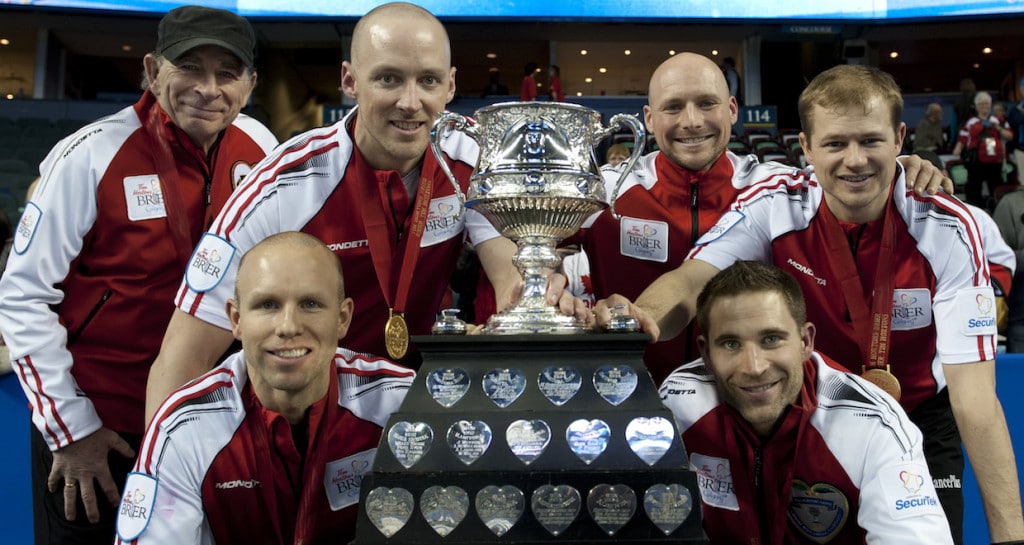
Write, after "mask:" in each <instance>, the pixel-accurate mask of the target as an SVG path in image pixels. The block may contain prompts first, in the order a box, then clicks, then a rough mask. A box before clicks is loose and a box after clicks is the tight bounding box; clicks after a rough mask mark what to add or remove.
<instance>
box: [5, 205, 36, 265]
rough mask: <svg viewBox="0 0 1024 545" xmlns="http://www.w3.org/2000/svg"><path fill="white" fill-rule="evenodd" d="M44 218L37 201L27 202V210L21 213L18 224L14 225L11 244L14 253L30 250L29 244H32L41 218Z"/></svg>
mask: <svg viewBox="0 0 1024 545" xmlns="http://www.w3.org/2000/svg"><path fill="white" fill-rule="evenodd" d="M42 218H43V211H42V210H40V209H39V207H38V206H36V203H34V202H32V201H29V202H27V203H25V211H24V212H23V213H22V214H21V219H19V220H18V224H17V225H15V226H14V242H13V243H12V244H11V247H12V248H13V249H14V253H16V254H19V255H21V254H23V253H25V251H26V250H28V247H29V245H30V244H32V238H33V237H35V236H36V227H39V220H41V219H42Z"/></svg>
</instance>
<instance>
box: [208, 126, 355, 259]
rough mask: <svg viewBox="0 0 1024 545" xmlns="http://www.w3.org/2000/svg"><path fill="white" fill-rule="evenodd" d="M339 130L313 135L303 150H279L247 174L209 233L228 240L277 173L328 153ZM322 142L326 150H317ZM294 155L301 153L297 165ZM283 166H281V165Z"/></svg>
mask: <svg viewBox="0 0 1024 545" xmlns="http://www.w3.org/2000/svg"><path fill="white" fill-rule="evenodd" d="M337 131H338V129H337V128H335V129H334V130H332V131H330V132H327V133H324V134H322V135H316V136H314V137H312V138H310V139H309V140H307V141H306V142H304V143H303V144H302V146H299V147H296V148H285V147H284V146H282V147H281V148H280V149H279V151H278V152H276V156H274V155H270V156H267V158H266V159H265V160H266V161H267V163H266V164H261V166H260V169H259V170H258V171H256V172H252V173H250V174H249V177H248V178H246V182H245V183H244V184H243V185H242V186H241V187H239V188H238V191H236V192H235V193H233V194H232V195H231V197H230V198H229V199H228V202H227V204H225V205H224V209H223V210H222V211H221V213H220V215H219V217H218V218H217V221H216V222H215V223H214V225H213V226H212V227H211V228H210V232H212V233H217V234H221V235H223V236H224V238H225V239H226V240H229V241H230V240H231V239H230V237H229V236H228V235H227V234H226V233H227V232H228V231H231V230H232V229H233V227H234V225H235V224H236V223H237V221H238V218H239V217H240V216H241V214H242V212H243V211H245V210H247V209H248V208H249V206H250V204H251V203H252V202H253V201H255V200H256V198H257V197H258V196H259V195H260V194H261V193H263V191H264V190H265V189H266V186H267V185H268V184H270V183H272V182H273V181H274V180H276V179H277V175H278V173H279V172H280V171H281V170H282V169H283V168H288V167H291V166H294V165H295V164H301V163H302V161H306V160H308V159H309V157H311V156H313V155H315V154H317V153H323V152H325V151H328V150H331V149H333V148H335V147H337V146H338V143H337V141H336V140H335V139H334V136H335V134H336V133H337ZM322 141H327V144H328V145H327V146H325V147H320V148H318V147H317V145H318V144H321V143H322ZM296 152H301V153H302V158H301V160H299V161H295V160H293V159H292V157H294V155H293V154H295V153H296ZM282 163H284V164H283V165H282ZM225 222H229V223H230V225H229V226H228V227H225V226H224V224H225Z"/></svg>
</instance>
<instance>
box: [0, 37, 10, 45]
mask: <svg viewBox="0 0 1024 545" xmlns="http://www.w3.org/2000/svg"><path fill="white" fill-rule="evenodd" d="M0 45H11V41H10V40H8V39H7V38H0Z"/></svg>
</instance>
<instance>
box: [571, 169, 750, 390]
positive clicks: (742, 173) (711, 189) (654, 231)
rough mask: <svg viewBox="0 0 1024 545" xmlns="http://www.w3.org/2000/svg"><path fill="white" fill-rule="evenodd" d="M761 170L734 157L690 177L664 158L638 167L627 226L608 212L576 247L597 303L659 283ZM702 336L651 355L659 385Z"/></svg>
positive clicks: (621, 207)
mask: <svg viewBox="0 0 1024 545" xmlns="http://www.w3.org/2000/svg"><path fill="white" fill-rule="evenodd" d="M756 164H757V158H756V157H755V156H753V155H747V156H737V155H734V154H733V153H732V152H729V151H726V152H724V153H722V154H721V155H720V156H719V157H718V160H716V161H715V163H714V165H712V167H711V168H710V169H708V170H707V171H701V172H694V171H691V170H688V169H685V168H683V167H681V166H679V165H677V164H675V163H674V162H672V160H671V159H669V158H668V157H667V156H665V154H663V153H661V152H655V153H649V154H647V155H645V156H644V157H642V158H641V159H640V160H639V161H637V163H636V164H635V165H634V167H633V171H632V172H631V174H630V175H629V176H628V177H627V178H626V180H625V181H624V182H623V184H622V189H621V190H620V196H619V197H618V198H617V199H616V200H615V211H616V212H617V213H618V214H620V215H621V216H622V219H619V220H616V219H615V218H614V217H612V214H611V211H610V210H604V211H602V212H600V213H598V214H595V215H593V216H591V217H590V218H588V219H587V222H586V223H584V225H583V229H582V231H581V233H580V234H579V235H577V238H575V239H572V240H579V241H580V242H581V246H582V247H583V249H584V250H585V251H586V252H587V254H588V256H589V275H588V276H589V281H590V284H591V285H592V286H593V296H595V297H596V298H597V299H601V298H604V297H608V296H609V295H611V294H613V293H620V294H622V295H624V296H626V297H628V298H629V299H631V300H634V299H636V298H637V296H639V295H640V293H641V292H643V290H644V289H645V288H646V287H647V286H649V285H650V284H651V283H652V282H654V280H655V279H657V278H658V277H659V276H661V275H662V274H663V273H665V272H667V271H670V270H672V269H674V268H676V267H678V266H679V265H680V264H681V263H682V262H683V258H684V257H686V254H687V252H689V251H690V249H691V248H692V247H693V245H694V243H696V241H697V239H698V238H700V236H701V235H703V234H704V232H705V231H707V230H708V229H710V228H711V226H713V225H714V224H715V222H717V221H718V218H719V217H721V215H722V213H723V212H725V211H726V210H728V208H729V205H730V204H732V202H733V200H734V199H735V198H736V195H737V194H738V193H739V189H740V188H742V187H744V186H746V185H748V184H749V183H750V181H749V179H748V175H749V173H750V172H751V169H752V168H753V167H754V166H755V165H756ZM620 168H624V167H621V166H620ZM602 175H603V176H604V179H605V188H606V194H607V196H608V199H609V200H611V198H612V195H613V194H614V191H615V182H616V181H617V180H618V177H619V171H618V169H615V168H612V167H605V168H603V169H602ZM616 241H617V242H616ZM580 274H586V271H583V272H582V273H580ZM570 276H571V275H570ZM576 293H577V294H578V295H580V296H581V297H584V298H586V297H588V296H589V294H587V293H585V292H576ZM695 330H696V326H690V327H688V328H687V329H686V330H685V331H683V332H681V333H680V334H679V335H678V336H677V337H675V338H674V339H671V340H668V341H664V342H660V343H657V344H653V345H650V346H648V347H647V349H646V350H645V351H644V363H645V365H646V367H647V369H648V370H649V371H650V372H651V376H652V377H653V378H654V381H655V384H660V383H661V381H662V380H664V378H665V377H666V376H668V374H669V373H671V372H672V370H673V369H675V368H676V367H677V366H679V364H680V363H681V362H685V361H691V360H693V359H695V358H697V357H698V356H699V355H700V354H698V352H697V345H696V342H695V339H696V332H695Z"/></svg>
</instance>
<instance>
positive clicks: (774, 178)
mask: <svg viewBox="0 0 1024 545" xmlns="http://www.w3.org/2000/svg"><path fill="white" fill-rule="evenodd" d="M797 172H799V171H797ZM802 185H803V180H802V179H801V178H799V177H796V176H794V175H793V174H792V171H790V172H786V173H778V174H772V175H770V176H769V177H767V178H765V179H764V180H761V181H760V182H755V183H754V184H751V186H750V187H748V188H747V189H744V190H743V191H741V192H740V194H739V195H737V196H736V200H735V201H733V204H732V209H733V210H738V209H740V208H743V207H744V206H746V205H748V204H750V203H751V202H753V201H756V200H757V199H759V198H761V197H763V196H765V195H768V194H771V193H773V192H775V191H777V190H779V189H781V188H783V187H784V188H786V189H787V190H788V189H789V188H790V187H800V186H802ZM812 185H814V183H813V181H812Z"/></svg>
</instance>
